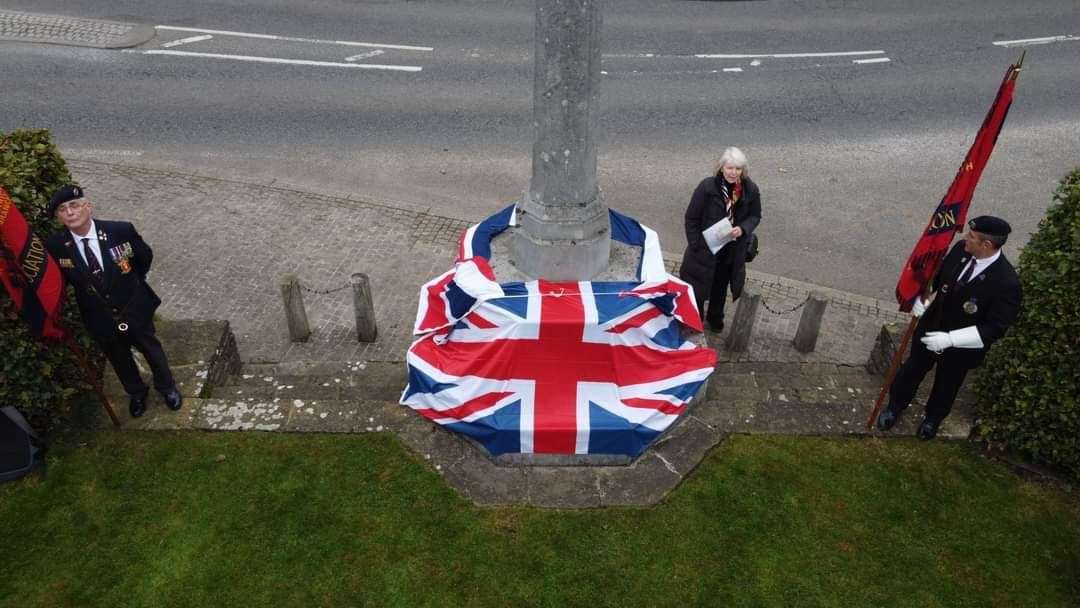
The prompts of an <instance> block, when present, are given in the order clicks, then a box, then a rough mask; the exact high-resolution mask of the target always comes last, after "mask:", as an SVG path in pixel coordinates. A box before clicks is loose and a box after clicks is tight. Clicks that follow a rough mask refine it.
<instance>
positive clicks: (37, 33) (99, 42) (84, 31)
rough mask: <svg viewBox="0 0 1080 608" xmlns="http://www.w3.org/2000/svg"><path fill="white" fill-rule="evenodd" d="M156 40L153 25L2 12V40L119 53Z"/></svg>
mask: <svg viewBox="0 0 1080 608" xmlns="http://www.w3.org/2000/svg"><path fill="white" fill-rule="evenodd" d="M153 37H154V28H153V26H150V25H142V24H138V23H123V22H120V21H106V20H103V19H83V18H80V17H62V16H59V15H41V14H37V13H22V12H17V11H6V10H0V40H11V41H16V42H45V43H51V44H68V45H74V46H88V47H94V48H99V49H119V48H125V47H131V46H135V45H138V44H142V43H143V42H146V41H147V40H150V39H151V38H153Z"/></svg>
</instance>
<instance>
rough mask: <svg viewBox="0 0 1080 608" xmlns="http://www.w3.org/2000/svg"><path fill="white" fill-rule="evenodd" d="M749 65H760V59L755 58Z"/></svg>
mask: <svg viewBox="0 0 1080 608" xmlns="http://www.w3.org/2000/svg"><path fill="white" fill-rule="evenodd" d="M750 65H751V66H752V67H757V66H759V65H761V60H760V59H755V60H753V61H751V62H750Z"/></svg>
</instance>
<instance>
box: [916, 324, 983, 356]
mask: <svg viewBox="0 0 1080 608" xmlns="http://www.w3.org/2000/svg"><path fill="white" fill-rule="evenodd" d="M922 343H923V344H925V345H926V348H927V350H932V351H934V352H935V353H939V354H940V353H941V351H943V350H945V349H946V348H952V347H956V348H982V347H983V341H982V337H981V336H980V335H979V329H978V328H977V327H975V326H974V325H971V326H969V327H962V328H960V329H954V330H952V331H928V332H926V335H925V336H923V337H922Z"/></svg>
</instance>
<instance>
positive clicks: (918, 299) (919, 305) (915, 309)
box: [911, 296, 926, 319]
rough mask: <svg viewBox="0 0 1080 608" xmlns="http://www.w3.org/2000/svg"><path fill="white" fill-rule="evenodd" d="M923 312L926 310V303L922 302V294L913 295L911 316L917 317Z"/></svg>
mask: <svg viewBox="0 0 1080 608" xmlns="http://www.w3.org/2000/svg"><path fill="white" fill-rule="evenodd" d="M924 312H926V304H925V303H923V299H922V296H915V303H914V304H912V305H911V314H912V316H914V317H915V318H916V319H918V318H919V317H921V316H923V313H924Z"/></svg>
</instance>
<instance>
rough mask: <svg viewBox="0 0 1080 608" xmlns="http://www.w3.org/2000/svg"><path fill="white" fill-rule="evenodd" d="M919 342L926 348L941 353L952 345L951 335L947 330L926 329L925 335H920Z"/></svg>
mask: <svg viewBox="0 0 1080 608" xmlns="http://www.w3.org/2000/svg"><path fill="white" fill-rule="evenodd" d="M921 342H922V343H923V344H924V345H926V349H927V350H930V351H933V352H935V353H939V354H940V353H941V351H943V350H945V349H946V348H951V347H952V345H953V341H952V336H950V335H949V332H947V331H928V332H926V335H925V336H923V337H922V340H921Z"/></svg>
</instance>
